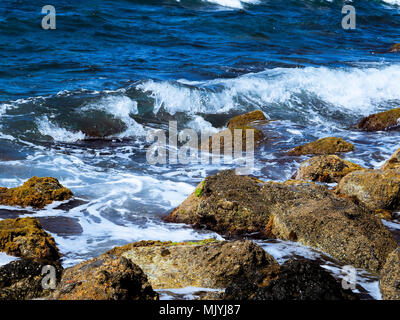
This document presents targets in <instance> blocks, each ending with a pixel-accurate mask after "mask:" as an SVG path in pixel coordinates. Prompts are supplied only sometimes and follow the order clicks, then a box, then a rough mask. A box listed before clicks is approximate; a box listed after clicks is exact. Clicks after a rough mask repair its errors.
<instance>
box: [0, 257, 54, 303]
mask: <svg viewBox="0 0 400 320" xmlns="http://www.w3.org/2000/svg"><path fill="white" fill-rule="evenodd" d="M46 265H47V264H44V263H41V262H37V261H32V260H24V259H22V260H16V261H12V262H10V263H9V264H6V265H4V266H1V267H0V300H31V299H35V298H41V297H44V296H47V295H49V294H50V293H51V289H50V288H49V289H44V287H43V286H42V281H43V280H46V279H44V277H45V276H46V275H48V270H46V269H43V268H44V267H45V266H46ZM52 266H53V267H54V268H55V269H54V270H55V272H56V274H55V275H56V278H55V282H57V281H59V280H60V278H61V272H62V267H61V265H60V264H58V263H57V264H53V265H52ZM42 270H45V273H44V274H43V275H42ZM45 283H46V284H47V282H45Z"/></svg>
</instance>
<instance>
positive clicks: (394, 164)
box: [382, 149, 400, 170]
mask: <svg viewBox="0 0 400 320" xmlns="http://www.w3.org/2000/svg"><path fill="white" fill-rule="evenodd" d="M389 169H400V149H397V150H396V151H395V153H393V155H392V156H391V157H390V159H389V160H387V161H386V162H385V163H384V164H383V166H382V170H389Z"/></svg>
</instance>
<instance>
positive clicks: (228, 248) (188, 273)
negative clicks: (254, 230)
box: [109, 239, 277, 289]
mask: <svg viewBox="0 0 400 320" xmlns="http://www.w3.org/2000/svg"><path fill="white" fill-rule="evenodd" d="M109 253H110V254H118V255H121V256H122V257H125V258H127V259H129V260H131V261H132V262H133V263H135V264H137V265H138V266H139V267H140V268H142V270H143V271H144V272H145V273H146V275H147V277H148V279H149V282H150V283H151V285H152V286H153V288H156V289H160V288H164V289H165V288H183V287H188V286H193V287H203V288H225V287H227V286H228V285H229V284H230V283H231V282H232V280H233V279H235V278H236V277H238V276H245V277H246V276H247V277H250V276H251V275H252V274H253V273H254V272H262V271H263V270H264V269H266V268H267V267H269V266H271V265H274V264H277V262H276V261H275V259H274V258H273V257H272V256H270V255H269V254H268V253H266V252H265V251H264V250H263V249H262V248H261V247H260V246H259V245H257V244H255V243H253V242H251V241H248V240H239V241H233V242H232V241H216V240H213V239H209V240H203V241H195V242H180V243H173V242H160V241H141V242H136V243H132V244H129V245H126V246H123V247H119V248H115V249H113V250H111V251H110V252H109Z"/></svg>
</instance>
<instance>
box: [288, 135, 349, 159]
mask: <svg viewBox="0 0 400 320" xmlns="http://www.w3.org/2000/svg"><path fill="white" fill-rule="evenodd" d="M353 150H354V145H352V144H351V143H349V142H346V141H344V140H343V139H342V138H335V137H328V138H322V139H319V140H317V141H313V142H310V143H307V144H304V145H302V146H298V147H295V148H294V149H292V150H290V151H289V152H288V154H289V155H291V156H300V155H305V154H317V155H321V154H335V153H339V152H349V151H353Z"/></svg>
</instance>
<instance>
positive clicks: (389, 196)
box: [337, 169, 400, 210]
mask: <svg viewBox="0 0 400 320" xmlns="http://www.w3.org/2000/svg"><path fill="white" fill-rule="evenodd" d="M337 191H338V192H339V193H340V194H343V195H345V196H347V197H351V198H353V199H355V200H356V201H358V202H360V203H362V204H364V205H365V206H367V207H368V208H370V209H371V210H378V209H388V210H395V209H399V208H400V172H399V171H398V170H386V171H381V170H372V169H370V170H363V171H354V172H352V173H350V174H348V175H347V176H345V177H344V178H343V179H342V180H341V181H340V183H339V185H338V187H337Z"/></svg>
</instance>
